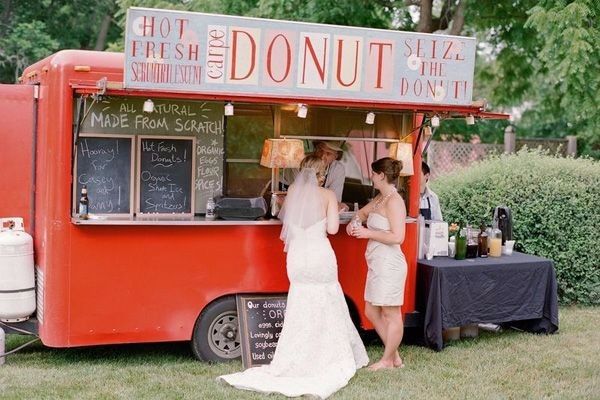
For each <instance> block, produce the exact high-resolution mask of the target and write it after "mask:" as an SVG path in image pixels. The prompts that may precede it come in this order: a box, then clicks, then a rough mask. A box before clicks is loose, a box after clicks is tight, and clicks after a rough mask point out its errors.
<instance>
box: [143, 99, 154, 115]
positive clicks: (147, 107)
mask: <svg viewBox="0 0 600 400" xmlns="http://www.w3.org/2000/svg"><path fill="white" fill-rule="evenodd" d="M143 110H144V112H147V113H151V112H154V102H153V101H152V100H150V99H148V100H146V101H145V102H144V108H143Z"/></svg>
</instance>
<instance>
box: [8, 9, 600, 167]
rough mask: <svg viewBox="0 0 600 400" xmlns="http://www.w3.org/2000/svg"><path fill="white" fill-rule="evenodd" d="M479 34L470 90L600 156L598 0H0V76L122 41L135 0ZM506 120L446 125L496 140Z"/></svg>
mask: <svg viewBox="0 0 600 400" xmlns="http://www.w3.org/2000/svg"><path fill="white" fill-rule="evenodd" d="M133 6H136V7H148V8H163V9H177V10H183V11H199V12H208V13H219V14H228V15H245V16H252V17H262V18H274V19H284V20H291V21H306V22H316V23H327V24H336V25H349V26H364V27H370V28H383V29H400V30H408V31H411V30H412V31H419V32H430V33H433V32H435V33H445V34H461V35H467V36H477V38H478V43H479V44H478V57H477V60H476V79H475V87H474V98H485V99H487V101H488V104H489V105H490V107H491V109H493V110H495V111H510V110H511V109H512V108H513V107H518V110H520V112H522V118H521V119H518V118H517V120H516V121H515V122H514V123H515V124H516V126H517V134H518V135H520V136H540V137H557V136H566V135H573V134H574V135H577V136H578V137H579V143H580V150H582V151H583V152H584V153H587V154H592V155H594V156H596V157H598V156H600V133H598V128H597V127H598V126H600V113H598V112H597V111H596V110H597V109H598V98H600V95H599V94H600V93H599V92H600V74H598V73H597V72H596V71H597V70H598V65H600V32H599V28H598V22H597V21H598V20H599V19H600V2H598V1H597V0H511V1H510V2H506V1H499V2H492V1H483V2H478V1H475V0H372V1H364V0H97V1H94V2H90V1H84V0H30V1H18V0H0V81H2V82H12V81H14V79H15V77H16V76H19V75H20V73H21V71H22V70H23V68H24V67H25V66H26V65H28V64H31V63H32V62H35V61H37V60H38V59H40V58H42V57H44V56H46V55H49V54H50V53H52V52H53V51H56V50H58V49H64V48H81V49H99V50H104V49H109V50H113V51H121V50H122V49H123V35H124V32H123V31H124V27H125V18H126V11H127V9H128V8H129V7H133ZM505 126H506V122H492V123H486V124H478V126H476V127H470V128H467V127H466V126H465V125H464V124H461V123H460V122H458V121H448V122H446V123H443V125H442V127H441V129H440V131H441V132H445V133H459V134H462V135H463V136H464V137H465V138H466V139H468V136H469V135H470V134H478V135H480V136H481V137H482V140H484V141H499V140H501V138H502V131H503V128H504V127H505Z"/></svg>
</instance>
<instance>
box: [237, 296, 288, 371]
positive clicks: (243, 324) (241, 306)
mask: <svg viewBox="0 0 600 400" xmlns="http://www.w3.org/2000/svg"><path fill="white" fill-rule="evenodd" d="M273 301H277V302H279V303H281V302H284V303H285V308H283V309H282V308H281V307H279V308H275V309H272V308H270V309H269V311H270V312H275V314H274V316H269V319H268V320H267V319H266V318H264V315H263V319H261V321H260V322H254V324H255V325H257V326H258V327H259V328H263V327H261V326H260V325H261V324H262V323H266V324H268V326H266V327H264V329H265V330H266V332H268V333H271V334H273V338H269V339H265V340H271V341H272V340H273V339H276V340H275V343H277V342H278V341H279V334H280V333H281V330H282V329H283V322H284V315H285V310H286V308H287V293H280V294H276V293H274V294H264V293H263V294H238V295H236V306H237V313H238V325H239V335H240V342H241V350H242V364H243V366H244V368H250V367H255V366H258V365H265V364H269V363H270V362H271V361H272V357H273V355H274V354H275V347H269V348H267V347H265V348H263V349H262V351H261V353H260V354H259V356H264V358H259V359H257V360H255V359H254V357H253V354H257V353H256V352H253V351H252V346H251V340H250V330H249V326H250V321H249V319H248V316H249V309H253V308H254V307H250V306H249V303H250V302H255V303H263V302H264V303H266V302H270V303H272V302H273ZM253 304H254V303H253ZM256 305H257V307H256V310H258V309H259V308H260V307H258V304H256ZM262 310H263V311H264V308H263V309H262ZM253 311H254V310H253ZM278 311H279V312H278ZM281 313H283V314H281ZM263 314H264V313H263ZM259 317H260V316H259ZM273 321H277V323H279V326H277V324H275V326H273V324H269V323H270V322H273ZM255 333H256V332H255ZM258 340H263V339H258Z"/></svg>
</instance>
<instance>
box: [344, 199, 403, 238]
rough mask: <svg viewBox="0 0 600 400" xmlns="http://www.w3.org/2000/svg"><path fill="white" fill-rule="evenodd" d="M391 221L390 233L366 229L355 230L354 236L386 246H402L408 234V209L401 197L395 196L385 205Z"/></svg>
mask: <svg viewBox="0 0 600 400" xmlns="http://www.w3.org/2000/svg"><path fill="white" fill-rule="evenodd" d="M385 211H386V215H387V218H388V220H389V221H390V231H389V232H386V231H376V230H371V229H368V228H365V227H359V228H356V229H355V230H354V236H355V237H357V238H360V239H373V240H376V241H378V242H381V243H385V244H402V243H403V242H404V235H405V232H406V207H405V205H404V200H402V198H401V197H400V196H393V197H392V198H390V199H389V200H388V201H387V202H386V204H385Z"/></svg>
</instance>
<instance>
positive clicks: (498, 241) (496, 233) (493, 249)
mask: <svg viewBox="0 0 600 400" xmlns="http://www.w3.org/2000/svg"><path fill="white" fill-rule="evenodd" d="M488 241H489V245H490V252H489V256H490V257H500V256H501V255H502V231H501V230H500V229H498V228H497V227H494V228H492V235H491V236H490V237H489V238H488Z"/></svg>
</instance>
